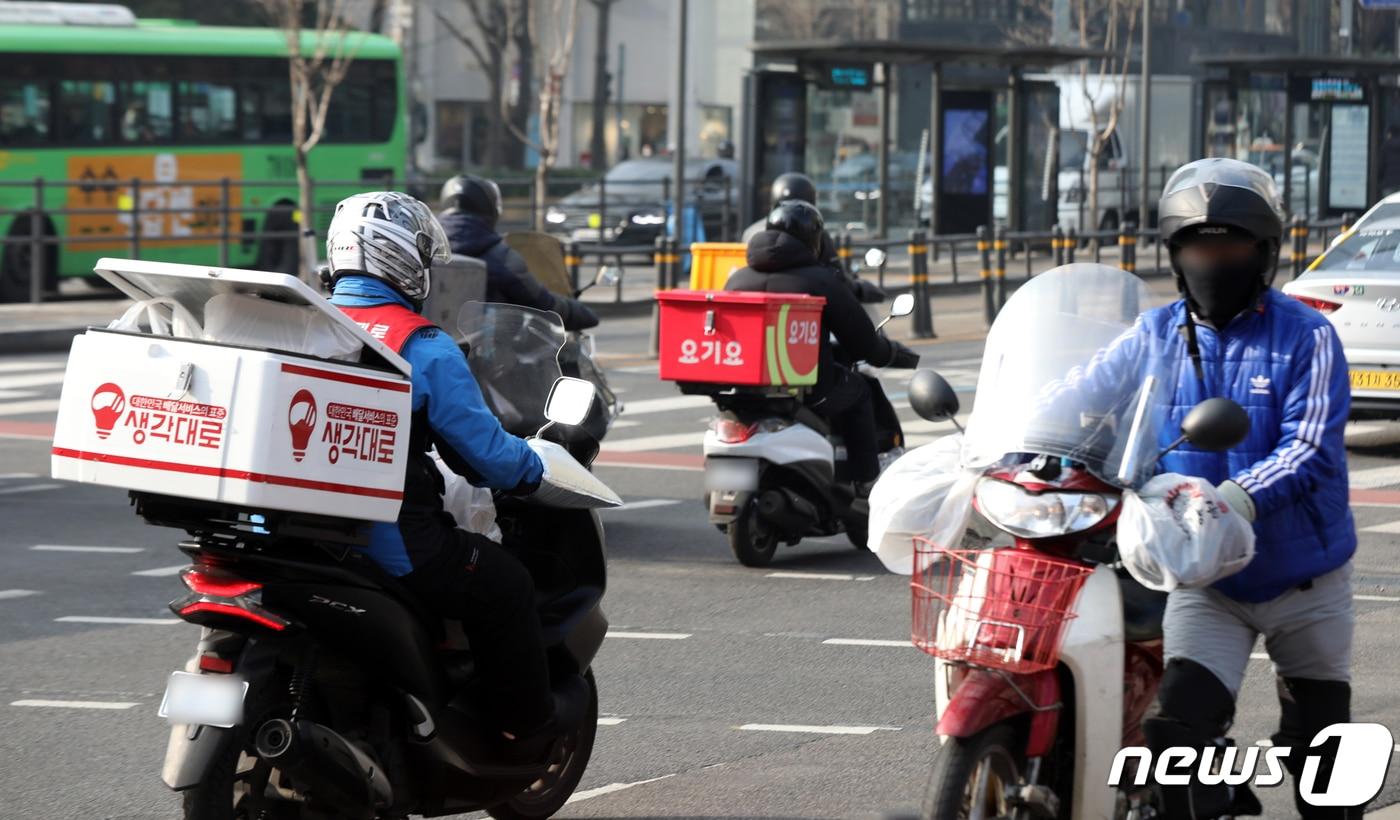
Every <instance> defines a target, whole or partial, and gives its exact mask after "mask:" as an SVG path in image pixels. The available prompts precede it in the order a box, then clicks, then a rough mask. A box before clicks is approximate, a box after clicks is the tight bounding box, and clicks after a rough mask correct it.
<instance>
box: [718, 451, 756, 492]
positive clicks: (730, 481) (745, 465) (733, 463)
mask: <svg viewBox="0 0 1400 820" xmlns="http://www.w3.org/2000/svg"><path fill="white" fill-rule="evenodd" d="M705 489H706V490H710V491H716V490H718V491H720V492H724V491H731V492H749V491H751V490H757V489H758V462H757V461H755V460H754V459H751V458H712V459H709V460H708V461H706V462H705Z"/></svg>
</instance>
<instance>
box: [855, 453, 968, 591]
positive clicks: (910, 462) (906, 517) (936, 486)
mask: <svg viewBox="0 0 1400 820" xmlns="http://www.w3.org/2000/svg"><path fill="white" fill-rule="evenodd" d="M961 449H962V436H961V435H950V436H944V437H943V438H940V439H938V440H937V441H935V442H933V443H932V444H925V445H924V446H922V447H918V448H915V449H913V450H910V451H909V452H907V453H905V454H904V455H902V456H900V457H899V459H898V460H896V461H895V462H894V463H893V464H891V465H890V466H889V468H888V469H886V470H885V471H884V472H883V473H881V474H880V480H879V481H877V482H875V486H874V487H873V488H871V490H870V529H869V535H868V536H867V541H866V544H867V546H869V548H870V551H871V552H873V553H875V555H876V556H878V557H879V559H880V561H881V562H882V563H883V564H884V565H885V569H888V570H889V571H890V572H896V573H899V574H900V575H909V574H911V573H912V572H913V571H914V569H913V567H914V536H916V535H917V536H924V537H928V536H929V534H930V533H931V532H932V531H933V523H934V519H935V518H936V517H937V516H938V514H939V511H940V510H941V509H942V508H943V507H944V505H945V503H946V501H945V499H946V498H947V495H948V491H949V490H951V489H952V488H953V486H954V485H955V484H956V483H957V480H958V477H959V476H960V475H961V473H960V472H959V470H958V454H959V452H960V451H961Z"/></svg>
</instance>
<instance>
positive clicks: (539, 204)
mask: <svg viewBox="0 0 1400 820" xmlns="http://www.w3.org/2000/svg"><path fill="white" fill-rule="evenodd" d="M548 193H549V163H547V162H545V158H544V156H543V155H541V156H540V161H539V164H538V165H536V166H535V189H534V192H533V194H534V198H535V204H534V207H532V208H531V209H530V210H531V211H533V212H534V214H535V225H534V227H535V230H537V231H544V230H545V228H546V225H545V221H544V212H545V209H546V208H548V207H549V196H548Z"/></svg>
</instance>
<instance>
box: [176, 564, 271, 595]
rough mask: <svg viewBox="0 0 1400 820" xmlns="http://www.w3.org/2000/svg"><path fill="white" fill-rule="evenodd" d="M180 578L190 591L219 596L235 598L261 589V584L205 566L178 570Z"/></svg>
mask: <svg viewBox="0 0 1400 820" xmlns="http://www.w3.org/2000/svg"><path fill="white" fill-rule="evenodd" d="M180 580H181V581H184V582H185V586H187V587H189V588H190V591H191V592H194V593H197V594H199V595H213V596H216V597H219V598H237V597H239V596H242V595H248V594H251V593H254V592H257V591H259V590H261V589H262V584H257V583H254V582H252V581H245V580H243V579H242V578H237V577H235V576H232V575H227V574H224V573H221V572H217V571H214V570H210V569H208V568H206V567H188V568H186V569H183V570H181V571H180Z"/></svg>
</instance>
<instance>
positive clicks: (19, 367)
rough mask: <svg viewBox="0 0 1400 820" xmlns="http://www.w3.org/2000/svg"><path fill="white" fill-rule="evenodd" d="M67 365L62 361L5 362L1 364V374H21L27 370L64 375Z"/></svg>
mask: <svg viewBox="0 0 1400 820" xmlns="http://www.w3.org/2000/svg"><path fill="white" fill-rule="evenodd" d="M64 367H65V364H64V363H63V362H62V361H52V362H4V363H0V373H20V372H23V371H25V370H51V371H55V372H58V373H62V372H63V369H64Z"/></svg>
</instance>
